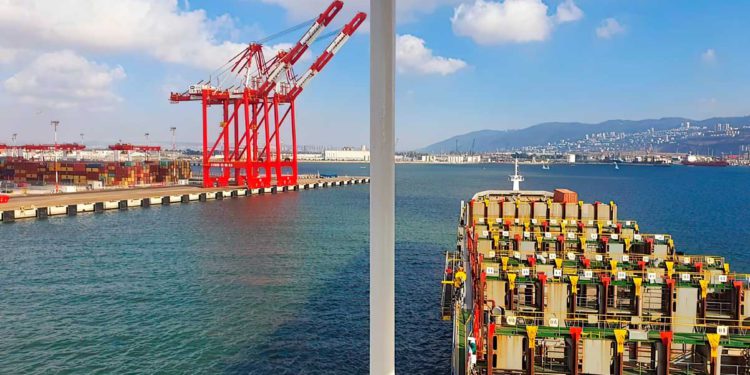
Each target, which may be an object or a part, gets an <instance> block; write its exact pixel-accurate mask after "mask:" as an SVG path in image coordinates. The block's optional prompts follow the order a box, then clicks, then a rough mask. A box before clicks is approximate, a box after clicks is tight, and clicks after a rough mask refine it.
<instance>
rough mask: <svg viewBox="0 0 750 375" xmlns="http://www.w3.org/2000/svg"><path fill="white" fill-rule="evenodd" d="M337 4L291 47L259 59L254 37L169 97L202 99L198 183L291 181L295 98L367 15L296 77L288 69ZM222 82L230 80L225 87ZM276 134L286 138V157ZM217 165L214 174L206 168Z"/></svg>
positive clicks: (294, 167)
mask: <svg viewBox="0 0 750 375" xmlns="http://www.w3.org/2000/svg"><path fill="white" fill-rule="evenodd" d="M343 6H344V3H343V2H342V1H340V0H336V1H333V2H332V3H331V4H330V5H329V6H328V8H326V10H325V11H323V13H321V14H320V15H319V16H318V17H317V18H316V19H315V21H314V22H313V24H312V26H310V28H309V29H308V30H307V32H306V33H305V34H304V35H303V36H302V38H301V39H300V40H299V41H298V42H297V43H296V44H295V45H294V46H293V47H292V48H291V49H289V50H283V51H280V52H278V53H276V54H275V56H274V57H273V58H271V59H270V60H266V59H265V57H264V47H263V45H262V44H261V43H251V44H249V45H248V47H247V48H246V49H244V50H243V51H242V52H240V53H239V54H237V55H236V56H235V57H234V58H232V59H231V60H229V61H228V62H227V63H226V64H224V66H223V67H222V68H220V69H223V68H225V70H224V71H222V72H221V73H220V74H219V75H218V76H217V77H216V82H214V81H212V80H211V79H209V80H208V82H205V83H204V81H200V82H198V83H197V84H195V85H191V86H190V87H189V89H188V90H187V91H186V92H184V93H172V94H171V95H170V101H171V102H172V103H179V102H184V101H200V102H201V108H202V120H201V122H202V125H203V186H204V187H213V186H227V185H229V184H230V181H231V180H232V179H233V180H234V183H235V184H237V185H238V186H248V187H250V188H264V187H271V186H273V185H277V186H290V185H295V184H296V183H297V176H298V169H297V133H296V131H297V130H296V129H297V119H296V110H295V100H296V98H297V97H298V96H299V94H300V93H301V92H302V91H303V89H304V87H305V86H306V85H307V84H308V83H309V82H310V80H311V79H312V78H313V77H314V76H315V75H316V74H318V73H319V72H320V71H321V70H322V69H323V68H324V67H325V66H326V64H327V63H328V62H329V61H330V60H331V58H333V56H334V55H335V54H336V52H338V50H339V49H341V47H342V46H343V45H344V44H345V43H346V42H347V41H348V39H349V38H350V37H351V36H352V34H354V32H355V31H356V30H357V29H358V28H359V27H360V26H361V25H362V23H363V22H364V21H365V19H366V18H367V15H366V14H365V13H362V12H360V13H357V14H356V15H355V16H354V17H353V18H352V20H351V21H350V22H349V23H348V24H346V25H345V26H344V27H343V29H342V30H341V32H340V33H339V34H338V35H337V36H336V38H335V39H334V40H333V42H331V44H330V45H329V46H328V48H326V50H325V52H323V54H322V55H320V57H318V58H317V59H316V60H315V62H314V63H313V64H312V66H311V67H310V69H309V70H308V71H307V72H305V73H304V74H303V75H302V76H300V77H299V78H298V77H297V76H296V75H295V74H294V69H293V67H294V65H295V64H296V63H297V62H298V61H299V60H300V59H301V57H302V56H303V54H304V53H305V52H306V51H307V50H308V49H309V47H310V45H311V44H312V43H313V42H315V40H316V39H318V37H319V36H320V34H321V33H322V32H323V30H324V29H325V28H326V27H327V26H328V25H330V23H331V22H332V21H333V19H334V18H335V17H336V15H337V14H338V13H339V12H340V11H341V9H342V8H343ZM266 52H267V50H266ZM228 80H232V82H231V83H233V84H231V85H229V86H228V87H227V84H228V82H227V81H228ZM214 84H215V86H214ZM214 106H218V107H220V108H221V109H222V111H221V113H220V116H221V117H220V121H218V122H219V126H220V129H221V130H220V132H219V135H218V137H217V138H216V140H215V141H214V142H213V143H212V144H210V143H209V139H210V133H211V129H210V126H209V124H210V123H211V122H212V121H211V120H210V116H212V114H211V113H209V109H210V108H211V107H214ZM213 116H216V115H213ZM282 138H284V139H288V140H289V141H290V142H291V149H289V150H287V151H286V155H283V154H284V150H282ZM220 144H221V145H222V148H221V149H219V145H220ZM217 151H220V152H218V153H217ZM218 171H220V174H212V172H214V173H216V172H218ZM232 171H234V173H232Z"/></svg>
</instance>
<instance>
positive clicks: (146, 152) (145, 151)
mask: <svg viewBox="0 0 750 375" xmlns="http://www.w3.org/2000/svg"><path fill="white" fill-rule="evenodd" d="M149 135H151V134H149V133H146V134H144V135H143V136H144V137H146V144H145V146H148V136H149ZM143 153H144V154H146V161H148V149H146V148H144V149H143Z"/></svg>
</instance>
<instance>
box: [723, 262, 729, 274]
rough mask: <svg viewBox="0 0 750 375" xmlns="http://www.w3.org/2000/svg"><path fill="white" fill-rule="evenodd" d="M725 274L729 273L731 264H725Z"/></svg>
mask: <svg viewBox="0 0 750 375" xmlns="http://www.w3.org/2000/svg"><path fill="white" fill-rule="evenodd" d="M724 273H729V263H724Z"/></svg>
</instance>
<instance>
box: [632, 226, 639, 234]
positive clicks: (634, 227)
mask: <svg viewBox="0 0 750 375" xmlns="http://www.w3.org/2000/svg"><path fill="white" fill-rule="evenodd" d="M633 229H635V232H636V233H638V232H640V230H638V224H635V225H633Z"/></svg>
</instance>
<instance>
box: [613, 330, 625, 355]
mask: <svg viewBox="0 0 750 375" xmlns="http://www.w3.org/2000/svg"><path fill="white" fill-rule="evenodd" d="M614 333H615V340H616V341H617V353H618V354H622V353H624V352H625V336H627V334H628V330H626V329H615V330H614Z"/></svg>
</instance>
